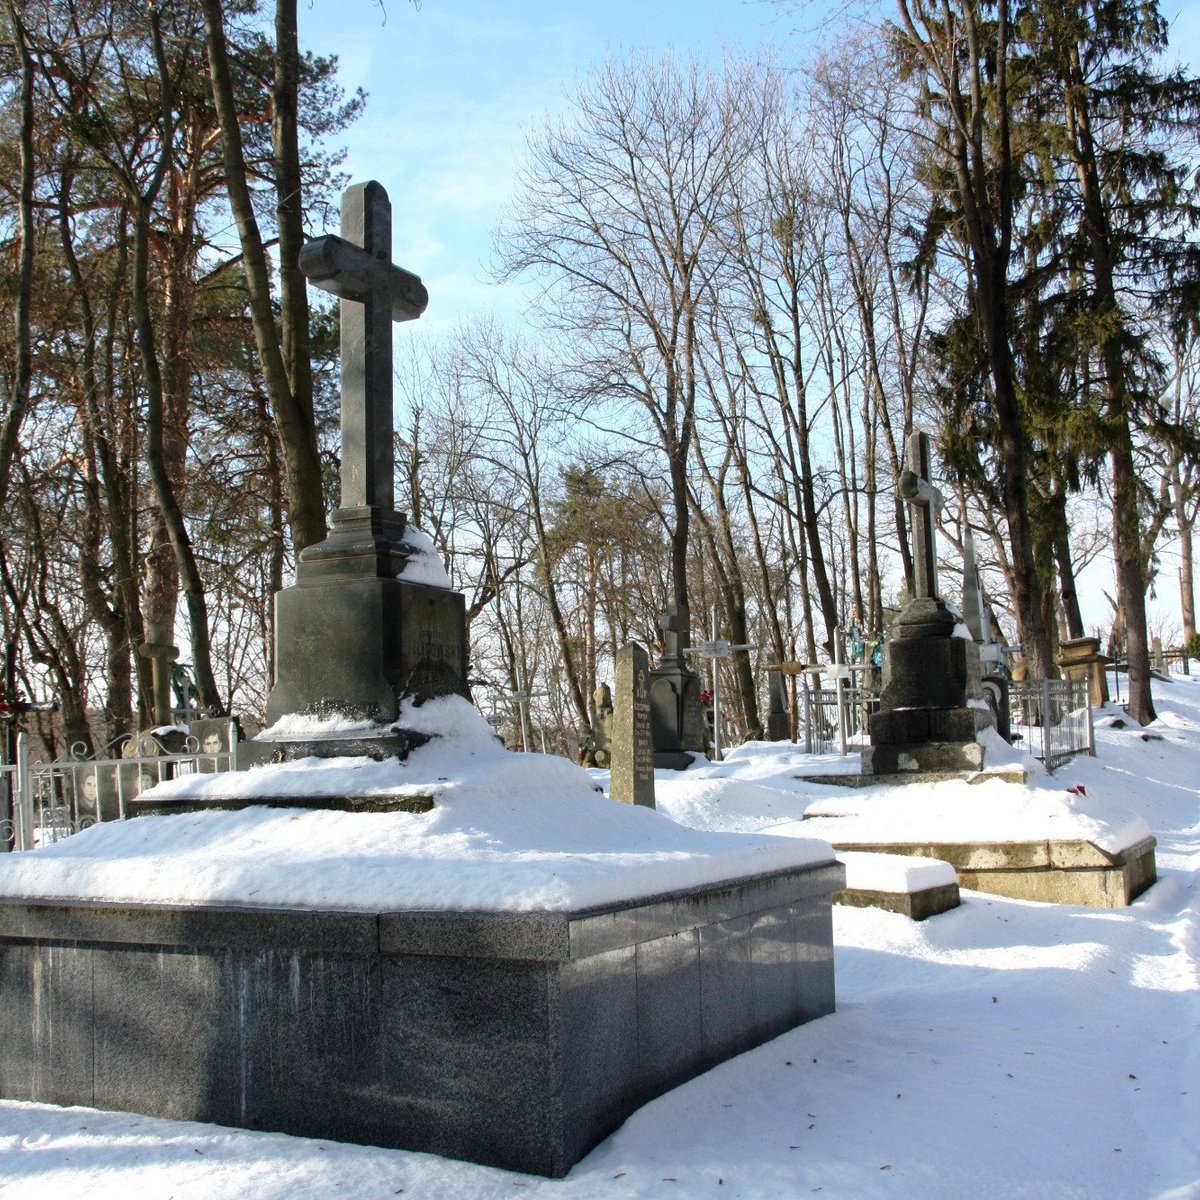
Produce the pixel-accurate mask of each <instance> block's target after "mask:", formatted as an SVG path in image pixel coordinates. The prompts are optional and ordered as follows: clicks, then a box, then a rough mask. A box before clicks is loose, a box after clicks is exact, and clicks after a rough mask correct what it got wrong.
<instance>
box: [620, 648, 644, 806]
mask: <svg viewBox="0 0 1200 1200" xmlns="http://www.w3.org/2000/svg"><path fill="white" fill-rule="evenodd" d="M611 754H612V776H611V782H610V784H609V795H610V796H611V797H612V799H614V800H616V801H618V802H619V803H621V804H640V805H642V806H643V807H645V808H653V807H654V741H653V738H652V736H651V729H650V659H649V657H648V656H647V654H646V651H645V650H643V649H642V648H641V646H639V645H637V644H636V643H635V642H630V643H629V644H628V645H626V646H622V647H621V649H620V650H618V651H617V670H616V687H615V689H614V694H613V712H612V749H611Z"/></svg>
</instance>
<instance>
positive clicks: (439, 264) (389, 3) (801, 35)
mask: <svg viewBox="0 0 1200 1200" xmlns="http://www.w3.org/2000/svg"><path fill="white" fill-rule="evenodd" d="M846 2H849V3H854V2H855V0H846ZM861 3H864V4H872V3H873V0H861ZM836 6H838V0H812V2H810V3H806V2H805V0H780V2H778V3H775V2H773V0H420V5H419V7H415V6H414V5H413V4H412V3H410V0H302V3H301V4H300V12H299V21H300V37H301V43H302V45H304V46H305V47H306V48H309V49H313V50H315V51H318V52H320V53H333V54H336V55H337V56H338V58H339V61H340V72H339V76H340V78H341V81H342V83H343V85H344V86H345V87H346V88H347V89H348V90H350V89H353V88H355V87H362V88H363V89H364V90H366V92H367V93H368V95H369V100H368V103H367V109H366V113H365V115H364V116H363V117H362V118H361V119H360V120H359V121H358V122H357V123H356V124H355V125H354V126H353V127H351V128H350V129H348V130H347V131H346V132H345V134H344V135H343V138H342V141H343V142H344V144H345V145H346V146H347V148H348V150H349V157H348V159H347V163H346V167H347V170H348V171H349V172H350V175H351V177H352V179H354V180H355V181H358V180H363V179H377V180H379V182H380V183H382V184H383V185H384V187H386V188H387V190H388V193H389V195H390V196H391V199H392V205H393V214H394V215H393V247H394V252H395V256H396V261H397V262H398V263H400V264H401V265H402V266H404V267H406V268H408V269H409V270H411V271H414V272H416V273H417V274H418V275H420V276H421V277H422V279H423V281H424V283H425V285H426V287H427V288H428V289H429V293H430V304H429V309H428V311H427V312H426V314H425V315H424V317H422V319H421V322H420V328H421V331H422V333H424V334H437V333H440V332H445V331H447V330H449V329H451V328H453V327H454V326H455V325H457V324H458V323H459V321H461V320H462V319H464V318H466V317H469V316H470V315H471V314H473V313H476V312H480V311H481V310H486V309H488V308H497V309H500V310H508V311H509V312H512V311H513V309H515V308H519V307H520V305H521V300H520V293H519V291H517V290H516V289H511V288H510V289H498V288H496V287H495V286H494V285H491V284H489V283H488V282H487V281H486V278H485V268H484V267H483V266H482V265H481V263H482V262H484V261H485V260H487V258H488V257H489V254H490V246H491V236H492V232H493V229H494V227H495V225H496V222H497V219H498V217H499V215H500V212H501V209H502V208H503V206H504V204H505V202H506V201H507V199H508V198H509V195H510V191H511V187H512V178H513V168H514V166H515V164H516V162H517V161H518V159H519V157H520V155H521V151H522V147H523V144H524V135H525V131H526V130H527V129H528V128H530V127H531V126H535V125H537V124H539V123H540V122H541V121H542V120H543V119H544V116H545V114H546V113H547V112H552V111H554V110H556V109H559V108H561V107H562V103H563V93H564V90H566V89H569V88H571V86H572V85H573V83H574V81H575V80H576V78H577V77H578V76H579V75H581V74H584V73H586V72H587V71H588V69H589V68H590V67H592V66H593V65H595V64H597V63H599V62H601V61H602V60H603V58H604V56H605V53H606V51H607V50H610V49H611V50H612V51H614V52H617V53H619V52H620V51H622V50H631V49H639V50H644V51H649V52H651V53H654V54H658V53H662V52H665V51H667V50H668V49H672V48H673V49H674V50H675V51H676V52H679V53H684V54H687V53H694V54H696V55H697V56H702V57H710V58H712V59H713V60H719V58H720V56H721V53H722V50H723V49H724V48H725V47H729V48H731V49H736V50H741V51H753V50H754V49H755V48H757V47H761V46H764V45H766V44H769V43H773V44H774V45H775V47H776V49H777V52H778V56H779V59H780V60H781V61H783V62H787V61H789V60H791V61H799V60H801V59H802V58H803V57H804V56H805V54H806V52H807V50H809V49H812V48H819V46H820V45H821V43H822V41H823V40H824V39H826V38H828V37H829V36H831V35H830V32H829V28H828V27H824V28H823V27H822V20H821V18H822V15H823V14H825V13H827V12H828V11H829V10H830V9H831V8H834V7H836ZM874 6H875V9H876V11H877V12H879V13H881V14H883V15H885V16H890V15H891V13H892V12H893V11H894V6H893V3H892V2H891V0H878V3H875V5H874ZM1163 11H1164V12H1166V13H1167V14H1168V15H1169V16H1171V17H1172V19H1173V21H1174V34H1175V36H1173V38H1172V42H1173V46H1174V48H1175V52H1176V53H1178V54H1180V55H1181V57H1182V58H1183V60H1184V61H1185V62H1186V61H1190V62H1191V63H1192V64H1194V67H1193V69H1200V4H1197V3H1196V2H1195V0H1190V3H1189V4H1180V3H1179V0H1173V2H1170V3H1167V4H1165V5H1164V8H1163ZM314 232H319V231H314ZM411 330H413V327H412V326H407V327H406V328H405V330H404V331H401V336H403V334H404V333H405V332H407V331H411ZM409 336H411V334H409Z"/></svg>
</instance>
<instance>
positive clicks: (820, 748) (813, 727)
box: [804, 682, 880, 754]
mask: <svg viewBox="0 0 1200 1200" xmlns="http://www.w3.org/2000/svg"><path fill="white" fill-rule="evenodd" d="M879 696H880V689H879V688H877V687H870V686H868V685H866V684H859V683H853V684H852V683H846V682H842V683H840V684H839V685H838V686H836V687H813V686H811V685H810V686H807V687H805V689H804V749H805V751H806V752H807V753H809V754H834V753H837V754H845V753H846V752H847V749H848V747H849V744H850V743H851V742H852V741H854V740H855V739H856V738H859V737H860V736H861V735H865V734H866V733H867V730H868V727H869V726H868V723H869V721H870V718H871V714H872V713H873V712H876V711H877V710H878V708H879Z"/></svg>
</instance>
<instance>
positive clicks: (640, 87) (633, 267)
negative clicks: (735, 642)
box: [500, 58, 746, 644]
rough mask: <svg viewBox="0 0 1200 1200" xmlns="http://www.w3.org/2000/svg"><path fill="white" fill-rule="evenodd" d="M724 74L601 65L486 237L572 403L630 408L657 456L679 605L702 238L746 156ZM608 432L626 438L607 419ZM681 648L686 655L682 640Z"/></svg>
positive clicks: (706, 283) (705, 281)
mask: <svg viewBox="0 0 1200 1200" xmlns="http://www.w3.org/2000/svg"><path fill="white" fill-rule="evenodd" d="M736 87H737V84H736V82H735V77H734V76H732V75H729V74H727V75H726V76H725V78H724V81H723V82H722V81H720V80H718V79H717V78H716V77H715V76H714V74H713V73H712V72H711V71H710V70H707V69H705V68H703V67H701V66H699V65H698V64H696V63H695V62H692V63H689V64H688V65H687V66H685V67H680V66H678V65H677V64H676V63H674V62H673V61H672V60H670V59H664V60H663V61H661V62H659V63H649V62H646V61H644V60H641V59H636V58H635V59H631V60H630V61H628V62H625V63H622V64H616V63H613V62H610V63H608V64H607V65H606V66H605V67H604V68H603V69H601V70H599V71H597V72H596V73H594V74H593V75H591V76H590V77H589V78H588V79H586V80H585V81H584V82H583V83H582V84H581V85H580V87H579V89H578V91H577V93H576V95H575V96H574V99H573V106H572V111H571V113H570V115H569V116H568V117H567V118H565V119H564V120H563V121H560V122H559V123H558V124H556V125H554V126H550V127H548V128H547V129H546V130H545V131H543V132H541V133H539V134H538V135H537V136H535V137H534V138H533V139H532V140H531V142H530V145H529V147H528V155H527V159H526V162H525V164H524V166H523V168H522V171H521V173H520V177H519V186H518V192H517V197H516V199H515V201H514V203H513V205H512V209H511V215H510V217H509V219H508V221H507V223H506V225H505V228H504V230H503V232H502V235H501V240H500V253H501V257H502V261H503V267H504V270H505V272H506V273H507V274H508V275H510V276H512V275H516V274H518V273H529V274H531V275H533V276H535V277H537V278H538V279H539V280H541V281H542V283H543V285H544V288H545V295H546V298H547V301H548V303H547V306H546V310H547V313H548V314H550V318H551V320H552V321H553V323H554V324H556V325H557V326H558V328H559V329H560V330H562V331H563V332H564V333H566V334H568V335H569V336H570V337H571V339H572V342H571V345H572V351H573V355H574V365H575V367H576V379H577V394H578V395H579V397H580V398H581V400H582V401H583V402H584V403H586V404H587V405H588V406H589V407H590V408H591V409H592V412H591V414H590V415H591V418H592V419H593V420H595V421H596V422H597V423H598V424H600V425H602V424H603V411H605V410H606V411H607V412H610V413H611V412H612V411H613V408H614V406H615V407H616V408H617V409H619V410H627V406H628V405H629V404H631V403H632V404H636V405H638V406H640V408H641V410H642V412H643V414H644V416H645V417H646V419H647V420H648V422H649V425H650V427H651V428H652V430H653V436H654V437H655V438H656V439H657V441H658V444H659V446H660V447H661V449H662V451H663V454H664V455H665V458H666V465H667V474H668V477H669V479H670V493H671V502H672V509H671V555H672V589H673V593H674V599H675V603H676V604H678V605H679V606H680V608H681V610H683V611H685V612H686V610H687V606H688V577H687V567H688V522H689V510H688V481H687V474H688V456H689V452H690V449H691V446H692V440H693V431H694V426H695V419H696V408H697V403H698V387H699V353H700V348H699V332H700V329H701V328H702V320H703V318H702V310H703V306H704V305H705V304H706V303H707V302H708V300H709V298H710V296H711V289H712V287H713V286H714V284H713V281H714V279H715V278H716V277H717V276H719V275H720V273H721V271H722V270H723V268H724V262H723V253H722V249H721V245H720V243H719V241H718V239H717V237H716V236H715V235H716V229H717V225H718V222H719V221H720V219H721V215H722V212H723V209H724V206H725V204H726V201H727V195H728V185H729V179H730V177H731V175H732V174H733V173H735V172H736V170H737V169H738V167H739V164H740V163H741V161H742V160H743V159H744V157H745V153H746V150H745V144H744V139H743V138H742V137H741V136H740V132H739V120H738V117H739V109H740V105H739V103H738V102H737V100H736V98H735V97H734V96H733V94H732V93H733V92H734V91H735V90H736ZM610 419H611V421H612V425H611V427H614V428H622V427H624V428H625V429H627V428H628V418H627V417H623V416H621V415H620V414H619V413H618V415H616V416H615V417H612V418H610ZM684 644H686V643H684Z"/></svg>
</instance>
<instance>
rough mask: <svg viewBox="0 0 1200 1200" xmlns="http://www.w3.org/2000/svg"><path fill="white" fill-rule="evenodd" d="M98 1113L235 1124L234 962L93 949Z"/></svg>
mask: <svg viewBox="0 0 1200 1200" xmlns="http://www.w3.org/2000/svg"><path fill="white" fill-rule="evenodd" d="M91 958H92V965H93V971H94V989H95V992H94V995H95V999H94V1007H93V1021H94V1038H95V1051H94V1074H95V1085H94V1091H93V1098H92V1103H94V1104H95V1105H96V1106H97V1107H98V1108H116V1109H123V1110H125V1111H129V1112H148V1113H153V1114H154V1115H155V1116H161V1117H167V1118H169V1119H171V1120H177V1121H215V1122H217V1123H218V1124H237V1123H238V1119H239V1115H240V1105H239V1097H240V1092H241V1083H242V1081H241V1079H240V1077H239V1070H238V1056H237V1055H236V1054H235V1053H231V1052H230V1051H231V1049H232V1047H231V1046H230V1040H231V1039H230V1034H231V1032H232V1031H234V1030H236V1029H237V1027H238V1024H237V1017H238V1010H237V1004H236V991H235V988H234V986H233V976H232V970H231V955H230V954H228V953H226V952H221V951H217V952H210V953H199V954H197V953H190V952H188V951H187V950H185V949H182V948H178V947H164V946H155V947H137V948H134V949H125V948H123V947H116V946H111V947H104V948H103V949H100V948H96V949H93V950H92V951H91Z"/></svg>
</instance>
